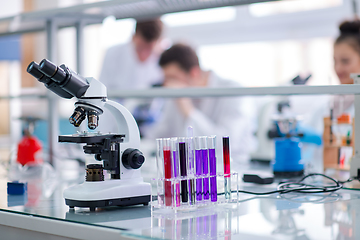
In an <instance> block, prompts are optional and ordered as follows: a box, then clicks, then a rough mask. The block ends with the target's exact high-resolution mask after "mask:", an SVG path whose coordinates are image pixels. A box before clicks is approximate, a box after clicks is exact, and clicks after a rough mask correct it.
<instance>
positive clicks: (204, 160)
mask: <svg viewBox="0 0 360 240" xmlns="http://www.w3.org/2000/svg"><path fill="white" fill-rule="evenodd" d="M200 144H201V154H202V166H203V172H202V174H203V175H204V176H206V175H209V157H208V148H207V137H206V136H204V137H200ZM203 195H204V200H209V199H210V190H209V178H208V177H204V178H203Z"/></svg>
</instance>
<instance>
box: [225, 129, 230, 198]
mask: <svg viewBox="0 0 360 240" xmlns="http://www.w3.org/2000/svg"><path fill="white" fill-rule="evenodd" d="M223 158H224V188H225V198H226V199H230V197H231V182H230V179H231V177H230V146H229V137H228V136H225V137H223Z"/></svg>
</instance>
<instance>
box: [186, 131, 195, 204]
mask: <svg viewBox="0 0 360 240" xmlns="http://www.w3.org/2000/svg"><path fill="white" fill-rule="evenodd" d="M186 142H187V163H188V164H187V167H188V169H187V170H188V171H187V175H188V177H189V178H190V179H189V201H190V204H194V203H195V181H194V175H195V161H194V159H195V157H194V154H195V150H194V138H193V137H192V136H190V137H187V138H186Z"/></svg>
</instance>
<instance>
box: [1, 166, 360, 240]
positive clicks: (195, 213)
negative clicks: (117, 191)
mask: <svg viewBox="0 0 360 240" xmlns="http://www.w3.org/2000/svg"><path fill="white" fill-rule="evenodd" d="M250 166H252V168H254V169H256V170H257V171H260V170H261V171H264V169H265V170H266V169H267V171H270V167H269V166H267V167H266V166H265V167H264V166H263V165H262V164H260V165H256V164H255V167H254V164H253V163H252V164H250ZM259 166H260V167H259ZM76 181H81V179H80V180H76ZM76 181H72V182H71V181H70V182H69V181H63V180H59V179H47V180H46V181H44V180H42V179H36V178H34V179H31V180H29V181H28V190H27V193H26V194H24V195H8V194H7V184H6V183H7V179H6V177H4V176H3V177H2V178H0V239H56V240H57V239H132V238H136V239H248V240H256V239H269V240H270V239H299V240H300V239H324V240H325V239H326V240H331V239H334V240H335V239H360V228H359V226H360V191H354V190H345V189H343V190H340V191H338V192H334V193H331V194H328V195H321V194H306V195H305V194H295V193H294V194H285V195H269V196H253V195H247V194H240V201H239V202H238V203H228V204H220V205H212V206H211V207H200V208H198V209H196V210H194V209H193V210H182V211H177V213H174V212H173V211H171V210H161V209H157V210H154V211H151V206H150V205H149V206H142V205H141V206H140V205H139V206H130V207H109V208H103V209H99V208H98V209H97V210H96V211H95V212H90V210H89V209H88V208H75V210H70V209H69V207H68V206H66V205H65V201H64V198H63V196H62V192H63V190H64V189H65V188H66V187H68V186H69V185H71V184H74V183H75V182H76ZM276 186H277V184H275V183H274V184H271V185H256V184H252V183H243V182H242V181H240V189H244V190H248V191H254V192H263V191H269V190H273V189H274V188H276Z"/></svg>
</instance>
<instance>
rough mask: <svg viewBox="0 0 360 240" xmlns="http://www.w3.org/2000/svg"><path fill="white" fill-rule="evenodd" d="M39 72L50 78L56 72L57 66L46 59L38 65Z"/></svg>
mask: <svg viewBox="0 0 360 240" xmlns="http://www.w3.org/2000/svg"><path fill="white" fill-rule="evenodd" d="M39 68H40V71H41V72H43V73H44V74H45V75H46V76H48V77H50V78H51V77H52V76H54V74H55V73H56V71H57V66H56V65H55V64H54V63H52V62H50V61H49V60H47V59H43V60H42V61H41V62H40V64H39Z"/></svg>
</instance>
